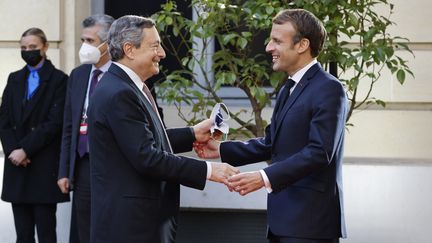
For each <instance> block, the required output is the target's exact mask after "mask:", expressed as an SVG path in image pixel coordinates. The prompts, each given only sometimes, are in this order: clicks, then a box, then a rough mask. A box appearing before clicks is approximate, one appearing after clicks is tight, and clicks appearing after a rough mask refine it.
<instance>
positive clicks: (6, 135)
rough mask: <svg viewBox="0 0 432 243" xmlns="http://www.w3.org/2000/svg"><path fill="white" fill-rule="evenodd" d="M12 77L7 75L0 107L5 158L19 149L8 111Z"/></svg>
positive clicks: (0, 133) (0, 128) (0, 137)
mask: <svg viewBox="0 0 432 243" xmlns="http://www.w3.org/2000/svg"><path fill="white" fill-rule="evenodd" d="M11 80H12V75H9V78H8V82H7V84H6V88H5V89H4V91H3V96H2V102H1V105H0V139H1V142H2V145H3V152H4V154H5V155H6V157H7V156H8V155H9V154H10V153H11V152H12V151H13V150H14V149H17V148H18V147H19V145H18V140H17V138H16V135H15V128H14V127H13V126H12V124H11V120H10V119H12V117H13V116H12V111H11V110H10V103H9V102H11V94H10V92H12V90H11V88H12V87H11V85H10V82H11Z"/></svg>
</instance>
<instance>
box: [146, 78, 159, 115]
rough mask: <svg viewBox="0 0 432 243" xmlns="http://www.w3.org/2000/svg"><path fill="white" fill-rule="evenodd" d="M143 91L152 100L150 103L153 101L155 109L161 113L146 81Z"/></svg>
mask: <svg viewBox="0 0 432 243" xmlns="http://www.w3.org/2000/svg"><path fill="white" fill-rule="evenodd" d="M143 92H144V94H146V96H147V98H148V99H149V101H150V103H151V105H152V107H153V110H154V111H155V112H156V113H157V114H158V115H159V112H158V109H157V106H156V102H155V100H154V99H153V95H152V94H151V92H150V90H149V88H148V87H147V85H146V84H145V83H144V86H143Z"/></svg>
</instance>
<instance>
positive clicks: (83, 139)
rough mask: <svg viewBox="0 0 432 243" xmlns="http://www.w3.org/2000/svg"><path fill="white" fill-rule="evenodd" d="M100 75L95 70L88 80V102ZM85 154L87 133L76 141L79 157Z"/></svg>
mask: <svg viewBox="0 0 432 243" xmlns="http://www.w3.org/2000/svg"><path fill="white" fill-rule="evenodd" d="M101 73H102V71H101V70H99V69H95V70H94V71H93V76H92V78H91V80H90V87H89V92H88V98H87V99H88V100H89V101H90V96H91V95H92V94H93V91H94V89H95V87H96V84H97V82H98V77H99V75H101ZM87 108H88V107H85V109H86V110H87ZM86 113H87V111H86ZM86 115H87V114H86ZM83 120H84V119H83ZM84 123H85V124H86V126H87V120H85V121H84ZM87 152H88V138H87V132H85V133H80V134H79V140H78V154H79V156H80V157H83V156H84V155H85V154H86V153H87Z"/></svg>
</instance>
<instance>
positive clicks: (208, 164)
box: [206, 161, 212, 180]
mask: <svg viewBox="0 0 432 243" xmlns="http://www.w3.org/2000/svg"><path fill="white" fill-rule="evenodd" d="M206 164H207V180H208V179H210V177H211V175H212V167H211V164H210V162H208V161H206Z"/></svg>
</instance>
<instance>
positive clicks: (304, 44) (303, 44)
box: [297, 38, 310, 53]
mask: <svg viewBox="0 0 432 243" xmlns="http://www.w3.org/2000/svg"><path fill="white" fill-rule="evenodd" d="M309 49H310V42H309V40H308V39H306V38H302V39H301V40H300V42H299V48H298V49H297V51H298V53H304V52H306V51H307V50H309Z"/></svg>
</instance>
